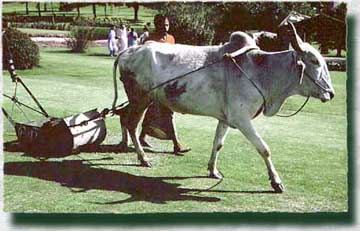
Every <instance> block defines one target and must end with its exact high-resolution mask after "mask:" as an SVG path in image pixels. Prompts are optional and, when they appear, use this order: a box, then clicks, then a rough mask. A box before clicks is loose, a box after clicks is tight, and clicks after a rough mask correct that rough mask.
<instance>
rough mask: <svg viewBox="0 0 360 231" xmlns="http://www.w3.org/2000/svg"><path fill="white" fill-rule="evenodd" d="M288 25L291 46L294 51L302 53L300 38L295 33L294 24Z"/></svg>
mask: <svg viewBox="0 0 360 231" xmlns="http://www.w3.org/2000/svg"><path fill="white" fill-rule="evenodd" d="M288 23H289V25H290V31H289V32H290V33H289V36H290V43H291V46H292V47H293V48H294V50H296V51H304V48H302V44H303V41H302V40H301V38H300V36H299V35H298V34H297V33H296V29H295V26H294V24H292V23H291V22H288Z"/></svg>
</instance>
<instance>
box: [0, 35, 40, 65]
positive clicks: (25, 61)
mask: <svg viewBox="0 0 360 231" xmlns="http://www.w3.org/2000/svg"><path fill="white" fill-rule="evenodd" d="M2 42H3V68H4V69H6V68H8V61H9V57H10V54H9V49H10V52H11V53H12V55H13V61H14V64H15V68H16V69H30V68H32V67H34V66H37V65H38V64H39V59H40V54H39V47H38V45H36V43H35V42H33V41H32V40H31V39H30V37H29V36H28V35H27V34H25V33H22V32H21V31H19V30H16V29H14V28H8V29H7V30H6V32H5V34H4V35H3V40H2ZM8 48H9V49H8Z"/></svg>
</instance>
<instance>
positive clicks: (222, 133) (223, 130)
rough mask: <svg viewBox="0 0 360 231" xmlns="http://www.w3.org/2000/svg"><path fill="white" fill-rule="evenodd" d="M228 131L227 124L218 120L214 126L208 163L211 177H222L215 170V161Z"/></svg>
mask: <svg viewBox="0 0 360 231" xmlns="http://www.w3.org/2000/svg"><path fill="white" fill-rule="evenodd" d="M228 131H229V126H228V125H226V124H225V123H223V122H221V121H219V123H218V125H217V127H216V133H215V139H214V143H213V149H212V152H211V157H210V160H209V163H208V170H209V176H210V177H211V178H217V179H221V178H223V176H222V175H221V173H220V172H219V171H218V170H217V166H216V163H217V158H218V155H219V151H220V149H221V148H222V146H223V145H224V141H225V138H226V135H227V133H228Z"/></svg>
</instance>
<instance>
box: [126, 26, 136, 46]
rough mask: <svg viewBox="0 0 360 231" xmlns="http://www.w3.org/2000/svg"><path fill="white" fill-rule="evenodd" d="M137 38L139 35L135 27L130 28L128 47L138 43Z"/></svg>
mask: <svg viewBox="0 0 360 231" xmlns="http://www.w3.org/2000/svg"><path fill="white" fill-rule="evenodd" d="M137 39H138V35H137V33H136V31H135V30H134V28H130V32H129V34H128V47H132V46H135V45H137Z"/></svg>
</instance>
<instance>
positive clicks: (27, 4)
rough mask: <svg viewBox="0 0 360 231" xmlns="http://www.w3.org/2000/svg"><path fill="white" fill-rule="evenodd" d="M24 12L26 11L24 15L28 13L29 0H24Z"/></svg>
mask: <svg viewBox="0 0 360 231" xmlns="http://www.w3.org/2000/svg"><path fill="white" fill-rule="evenodd" d="M25 12H26V15H28V14H29V2H25Z"/></svg>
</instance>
